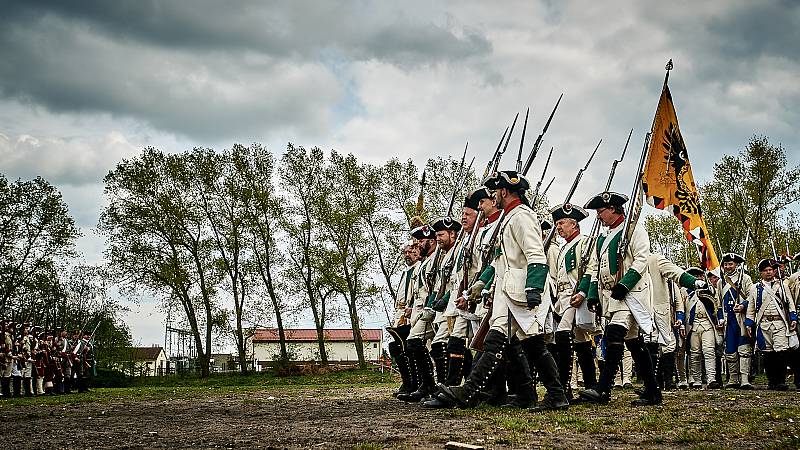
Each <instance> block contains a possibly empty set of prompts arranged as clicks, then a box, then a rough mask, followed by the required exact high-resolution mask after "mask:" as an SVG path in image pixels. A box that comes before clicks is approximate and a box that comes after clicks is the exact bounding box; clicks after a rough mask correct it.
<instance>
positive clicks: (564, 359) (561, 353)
mask: <svg viewBox="0 0 800 450" xmlns="http://www.w3.org/2000/svg"><path fill="white" fill-rule="evenodd" d="M574 338H575V336H574V335H573V334H572V331H558V332H556V335H555V344H556V348H557V349H558V353H557V354H556V355H553V357H554V358H555V360H556V367H558V379H559V382H560V383H561V386H562V387H563V388H564V395H565V396H566V397H567V400H572V361H573V359H574V353H573V348H572V346H573V340H574Z"/></svg>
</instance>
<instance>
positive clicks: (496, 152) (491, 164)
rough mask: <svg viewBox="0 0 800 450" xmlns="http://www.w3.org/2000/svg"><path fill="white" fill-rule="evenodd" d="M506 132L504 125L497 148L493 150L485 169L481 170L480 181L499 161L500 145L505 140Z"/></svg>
mask: <svg viewBox="0 0 800 450" xmlns="http://www.w3.org/2000/svg"><path fill="white" fill-rule="evenodd" d="M506 134H508V127H506V131H504V132H503V136H501V137H500V142H498V143H497V148H496V149H495V150H494V154H493V155H492V158H491V159H490V160H489V164H487V165H486V169H485V170H484V171H483V178H481V181H483V180H485V179H486V177H488V176H489V174H490V173H492V172H493V171H494V170H495V168H496V167H497V164H498V163H499V162H500V147H502V146H503V141H505V140H506Z"/></svg>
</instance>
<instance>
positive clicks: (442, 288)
mask: <svg viewBox="0 0 800 450" xmlns="http://www.w3.org/2000/svg"><path fill="white" fill-rule="evenodd" d="M474 161H475V158H472V161H470V163H469V166H467V170H466V171H465V173H469V170H470V169H471V168H472V163H473V162H474ZM460 180H461V183H460V184H459V186H458V187H457V188H456V192H459V191H461V189H463V188H464V185H465V184H466V177H465V176H463V177H461V178H460ZM453 200H455V193H454V194H453ZM453 200H451V202H450V209H451V211H448V213H447V217H450V215H451V212H452V208H453ZM463 237H464V228H463V227H462V228H461V229H460V230H459V231H458V235H457V236H456V242H455V243H454V244H453V245H457V244H459V243H460V242H461V240H462V239H463ZM437 251H438V252H441V248H438V247H437ZM437 260H438V254H437V255H436V256H434V262H436V261H437ZM454 265H455V254H453V255H451V257H450V259H448V260H447V261H444V265H443V266H442V281H441V283H439V290H438V291H437V292H436V296H434V299H433V302H431V305H428V306H434V311H439V312H443V311H444V307H446V306H447V303H444V304H443V305H439V301H440V300H441V299H442V298H443V297H444V294H445V292H446V291H447V285H448V284H449V283H450V277H451V276H452V275H453V266H454ZM437 271H438V268H437ZM435 283H436V274H434V277H433V283H432V284H431V285H430V286H431V289H432V287H433V286H434V285H435ZM440 306H441V311H440V310H439V308H440Z"/></svg>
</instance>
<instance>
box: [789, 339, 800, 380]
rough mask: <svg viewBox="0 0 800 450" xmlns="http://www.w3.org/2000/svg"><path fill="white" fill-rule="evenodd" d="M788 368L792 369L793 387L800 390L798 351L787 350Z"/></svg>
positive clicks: (799, 350)
mask: <svg viewBox="0 0 800 450" xmlns="http://www.w3.org/2000/svg"><path fill="white" fill-rule="evenodd" d="M789 367H791V368H792V374H793V375H792V376H793V377H794V387H795V388H797V389H798V390H800V349H794V350H789Z"/></svg>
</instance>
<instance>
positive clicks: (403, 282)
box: [386, 240, 419, 397]
mask: <svg viewBox="0 0 800 450" xmlns="http://www.w3.org/2000/svg"><path fill="white" fill-rule="evenodd" d="M402 251H403V258H404V259H405V263H406V269H405V270H404V271H403V272H402V273H401V276H400V283H399V284H398V286H397V294H396V296H397V298H396V299H395V305H394V306H395V314H394V319H393V321H392V326H391V327H387V328H386V330H387V331H388V332H389V334H390V335H391V336H392V338H393V340H392V342H390V343H389V345H388V347H389V355H390V356H391V357H392V359H393V360H394V362H395V365H396V366H397V371H398V372H400V378H401V379H402V380H403V383H402V384H401V385H400V388H399V389H398V390H397V391H395V392H394V393H393V394H392V395H394V396H395V397H397V396H398V395H399V394H410V393H412V392H414V391H415V390H416V389H417V386H416V384H415V383H414V379H413V377H412V373H411V369H410V363H409V356H408V355H407V354H406V352H405V347H406V339H408V333H409V332H410V331H411V325H409V323H408V320H409V317H408V315H407V313H406V307H407V306H409V304H408V301H409V300H410V298H411V287H412V286H413V283H412V279H413V277H414V271H415V270H416V268H417V266H418V265H419V248H418V247H417V242H416V241H415V240H409V241H408V242H406V243H405V245H403V248H402ZM408 312H409V313H410V310H409V311H408Z"/></svg>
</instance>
